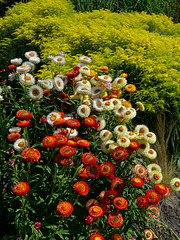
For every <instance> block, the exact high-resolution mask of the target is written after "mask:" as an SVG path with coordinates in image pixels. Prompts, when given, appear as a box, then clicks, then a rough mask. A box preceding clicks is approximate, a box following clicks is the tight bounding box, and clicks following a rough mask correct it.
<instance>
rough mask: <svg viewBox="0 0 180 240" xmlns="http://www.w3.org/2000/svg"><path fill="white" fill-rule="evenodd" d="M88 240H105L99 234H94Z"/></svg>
mask: <svg viewBox="0 0 180 240" xmlns="http://www.w3.org/2000/svg"><path fill="white" fill-rule="evenodd" d="M90 240H105V238H104V237H103V236H102V235H101V234H99V233H95V234H93V235H92V236H91V237H90Z"/></svg>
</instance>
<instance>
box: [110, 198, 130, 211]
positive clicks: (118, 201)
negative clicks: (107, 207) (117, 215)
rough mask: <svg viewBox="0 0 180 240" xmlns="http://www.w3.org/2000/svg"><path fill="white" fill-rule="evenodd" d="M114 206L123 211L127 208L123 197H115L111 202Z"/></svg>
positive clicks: (126, 202)
mask: <svg viewBox="0 0 180 240" xmlns="http://www.w3.org/2000/svg"><path fill="white" fill-rule="evenodd" d="M113 204H114V206H115V207H116V208H117V209H119V210H124V209H126V208H127V206H128V201H127V200H126V199H125V198H123V197H117V198H115V199H114V200H113Z"/></svg>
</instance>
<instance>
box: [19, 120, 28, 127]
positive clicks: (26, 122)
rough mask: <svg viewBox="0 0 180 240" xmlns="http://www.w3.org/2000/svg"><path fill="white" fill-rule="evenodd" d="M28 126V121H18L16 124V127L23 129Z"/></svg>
mask: <svg viewBox="0 0 180 240" xmlns="http://www.w3.org/2000/svg"><path fill="white" fill-rule="evenodd" d="M29 124H30V121H29V120H22V121H19V122H17V123H16V125H17V126H18V127H21V128H25V127H27V126H29Z"/></svg>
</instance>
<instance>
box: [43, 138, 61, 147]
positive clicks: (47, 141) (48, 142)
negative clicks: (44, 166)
mask: <svg viewBox="0 0 180 240" xmlns="http://www.w3.org/2000/svg"><path fill="white" fill-rule="evenodd" d="M57 142H58V140H57V138H56V137H54V136H47V137H45V138H44V139H43V141H42V143H43V146H44V147H45V148H53V147H55V146H56V144H57Z"/></svg>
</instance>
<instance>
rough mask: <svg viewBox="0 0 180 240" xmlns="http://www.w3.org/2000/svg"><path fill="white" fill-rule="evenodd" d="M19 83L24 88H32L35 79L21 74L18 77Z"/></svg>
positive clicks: (28, 74) (30, 75) (27, 74)
mask: <svg viewBox="0 0 180 240" xmlns="http://www.w3.org/2000/svg"><path fill="white" fill-rule="evenodd" d="M19 81H20V83H22V84H23V85H26V86H32V85H34V84H35V78H34V77H33V75H32V74H30V73H26V74H21V75H20V76H19Z"/></svg>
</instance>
